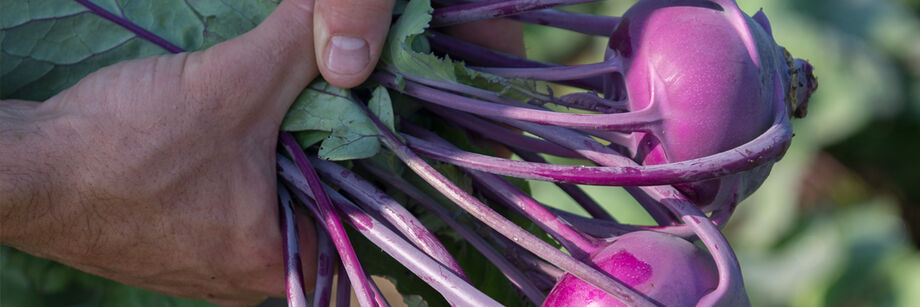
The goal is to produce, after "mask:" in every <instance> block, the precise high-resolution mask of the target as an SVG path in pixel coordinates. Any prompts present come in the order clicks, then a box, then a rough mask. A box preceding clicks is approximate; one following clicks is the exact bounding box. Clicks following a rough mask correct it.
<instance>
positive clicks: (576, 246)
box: [403, 124, 599, 259]
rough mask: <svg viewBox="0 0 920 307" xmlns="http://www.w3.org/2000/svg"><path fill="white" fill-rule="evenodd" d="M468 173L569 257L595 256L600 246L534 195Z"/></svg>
mask: <svg viewBox="0 0 920 307" xmlns="http://www.w3.org/2000/svg"><path fill="white" fill-rule="evenodd" d="M403 128H404V129H406V131H407V132H409V133H414V134H416V135H418V136H420V137H424V138H425V139H427V140H430V141H432V142H436V143H438V144H441V145H444V146H453V145H452V144H451V143H449V142H447V141H445V140H444V139H441V138H440V137H438V136H437V135H435V134H434V133H431V132H430V131H427V130H424V129H422V128H420V127H416V126H414V125H407V124H403ZM464 171H465V172H466V173H467V174H469V175H470V177H472V178H473V180H476V181H478V182H479V183H480V186H481V187H482V189H485V190H486V191H488V192H490V193H491V195H492V196H494V197H495V198H497V199H498V200H500V201H501V202H503V203H505V205H506V206H508V207H510V208H512V209H515V211H517V212H518V213H519V214H521V215H523V216H524V217H526V218H528V219H530V220H531V221H533V222H534V223H535V224H536V225H537V226H539V227H540V228H541V229H543V231H546V232H547V233H549V234H550V235H551V236H553V238H555V239H556V241H559V243H561V244H562V246H563V247H565V248H566V249H567V250H569V253H570V254H571V255H572V256H573V257H575V258H578V259H587V258H588V255H589V254H591V253H592V252H594V251H595V250H596V249H597V248H598V247H599V246H598V242H596V241H595V240H594V238H591V237H587V236H585V235H584V234H582V233H580V232H579V231H577V230H575V229H573V228H572V227H571V226H569V225H567V224H565V223H563V222H562V221H560V220H559V218H557V217H556V215H554V214H552V213H550V212H549V211H548V210H546V208H545V207H543V205H542V204H540V203H538V202H537V201H536V200H534V199H533V198H532V197H530V195H527V193H524V191H521V190H520V189H518V188H517V187H515V186H514V185H512V184H511V183H510V182H508V181H507V180H505V179H503V178H501V177H499V176H497V175H493V174H489V173H484V172H479V171H475V170H469V169H464Z"/></svg>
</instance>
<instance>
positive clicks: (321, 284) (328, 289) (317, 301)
mask: <svg viewBox="0 0 920 307" xmlns="http://www.w3.org/2000/svg"><path fill="white" fill-rule="evenodd" d="M311 206H313V205H311ZM341 262H342V261H341V260H339V257H338V255H337V254H336V252H335V245H333V244H332V239H330V238H329V234H328V233H327V232H326V229H325V228H324V227H323V226H322V224H320V223H316V287H315V288H314V292H313V306H314V307H319V306H322V307H326V306H329V300H330V299H331V298H332V275H333V273H334V271H335V266H336V263H339V264H340V265H341ZM343 276H346V274H345V271H344V268H343V269H342V270H339V278H342V277H343ZM345 279H346V280H347V279H348V278H347V277H346V278H345ZM349 289H351V288H349ZM349 291H351V290H349Z"/></svg>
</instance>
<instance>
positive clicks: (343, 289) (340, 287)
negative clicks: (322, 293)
mask: <svg viewBox="0 0 920 307" xmlns="http://www.w3.org/2000/svg"><path fill="white" fill-rule="evenodd" d="M336 262H337V263H338V268H339V279H338V280H337V281H336V283H335V306H336V307H350V306H351V282H349V281H348V274H345V266H344V265H343V264H342V262H341V261H336ZM326 306H329V303H328V302H327V303H326V305H322V306H316V307H326Z"/></svg>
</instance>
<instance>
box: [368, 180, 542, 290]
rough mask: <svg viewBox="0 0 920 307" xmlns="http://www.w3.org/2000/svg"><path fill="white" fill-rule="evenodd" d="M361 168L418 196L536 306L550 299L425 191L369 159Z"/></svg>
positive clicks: (403, 190)
mask: <svg viewBox="0 0 920 307" xmlns="http://www.w3.org/2000/svg"><path fill="white" fill-rule="evenodd" d="M359 163H360V165H361V167H363V168H364V169H365V170H367V171H369V172H370V173H371V174H373V175H374V176H377V177H378V178H380V179H381V180H383V181H385V182H386V183H388V184H390V185H392V186H393V187H395V188H397V189H399V190H400V191H401V192H403V193H405V194H406V195H408V196H409V197H410V198H412V199H414V200H415V201H416V202H418V203H419V204H421V205H422V206H423V207H425V208H426V209H428V210H429V211H431V212H432V213H434V215H436V216H437V217H438V218H440V219H441V220H443V221H444V223H446V224H447V226H449V227H450V228H451V229H453V230H454V231H456V232H457V234H459V235H460V237H462V238H463V239H464V240H466V241H467V242H469V243H470V245H472V246H473V248H475V249H476V250H478V251H479V252H480V253H482V255H483V256H485V257H486V259H488V260H489V262H491V263H492V264H494V265H495V266H496V267H498V269H499V270H500V271H501V272H502V274H504V275H505V277H507V278H508V280H510V281H511V283H512V284H514V285H515V286H516V287H517V288H518V289H519V290H521V292H523V293H524V295H525V296H527V298H528V299H530V301H531V302H532V303H534V305H540V304H542V303H543V300H545V299H546V296H545V295H543V293H542V292H540V290H539V289H538V288H537V287H536V286H535V285H533V283H532V282H531V281H530V280H529V279H528V278H527V276H526V275H524V273H522V272H521V271H520V270H518V269H517V268H516V267H514V265H512V264H511V263H510V262H508V260H507V259H505V257H504V256H502V255H501V254H499V253H498V251H496V250H495V249H494V248H492V246H490V245H489V243H488V242H486V241H485V239H483V238H482V237H481V236H479V235H478V234H476V232H475V231H473V230H471V229H469V228H468V227H466V226H465V225H463V224H461V223H459V222H457V220H456V219H454V217H453V215H452V214H451V213H450V212H448V211H447V210H446V209H444V207H441V205H439V204H438V202H437V201H435V200H434V199H431V197H428V195H426V194H425V193H424V192H422V191H421V190H419V189H418V188H416V187H415V186H413V185H412V184H410V183H409V182H407V181H405V180H404V179H402V178H400V177H399V176H396V175H393V174H390V173H387V172H386V171H384V170H382V169H380V168H378V167H376V166H373V165H370V164H369V163H366V162H359Z"/></svg>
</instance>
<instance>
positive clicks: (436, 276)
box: [278, 157, 498, 306]
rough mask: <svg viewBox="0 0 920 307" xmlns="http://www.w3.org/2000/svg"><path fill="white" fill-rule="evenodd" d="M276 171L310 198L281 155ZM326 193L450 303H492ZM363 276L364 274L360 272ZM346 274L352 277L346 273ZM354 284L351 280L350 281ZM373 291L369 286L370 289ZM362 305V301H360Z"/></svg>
mask: <svg viewBox="0 0 920 307" xmlns="http://www.w3.org/2000/svg"><path fill="white" fill-rule="evenodd" d="M278 166H279V175H280V176H281V177H282V178H283V179H284V180H285V181H287V182H289V183H291V184H292V185H293V186H294V187H295V195H298V197H301V196H302V197H304V198H310V197H311V196H310V195H311V194H309V193H310V191H307V190H305V189H304V188H305V187H304V185H305V183H304V181H305V180H304V178H303V176H301V175H298V172H296V169H295V168H294V166H293V165H292V164H291V163H290V161H288V160H287V159H285V158H283V157H279V159H278ZM325 192H326V194H327V195H328V196H329V197H331V198H332V201H333V202H334V203H335V205H336V207H337V208H339V209H340V210H341V211H342V213H343V214H344V215H345V216H346V217H347V221H348V222H349V223H350V224H351V225H352V226H353V228H354V229H355V230H357V231H358V232H360V233H361V235H363V236H365V237H366V238H367V239H369V240H370V241H371V242H373V243H374V245H377V246H378V247H380V248H381V249H382V250H383V251H384V252H386V253H387V254H389V255H390V256H392V257H393V258H394V259H396V261H399V263H402V264H403V265H404V266H405V267H406V268H407V269H409V270H410V271H412V273H415V275H417V276H419V278H421V279H422V280H423V281H425V282H426V283H428V284H429V285H431V287H432V288H434V289H435V290H437V291H438V292H440V293H441V295H443V296H444V298H445V299H446V300H447V301H448V302H451V303H453V304H458V305H461V306H496V305H498V303H497V302H495V300H493V299H491V298H489V297H488V296H486V295H485V294H483V293H482V292H480V291H479V290H477V289H476V288H474V287H473V286H472V285H470V284H469V282H467V281H466V280H464V279H463V278H460V277H459V276H457V275H456V274H454V273H452V272H451V271H450V269H448V268H446V267H444V266H443V265H441V264H440V263H438V262H437V261H435V260H434V259H432V258H431V257H429V256H428V255H426V254H425V253H423V252H422V251H420V250H419V249H418V248H416V247H415V246H414V245H412V243H409V242H407V241H406V240H404V239H403V238H402V237H400V236H399V235H398V234H397V233H395V232H393V231H392V230H390V229H389V228H387V227H386V225H384V224H383V223H381V222H380V221H378V220H377V219H375V218H373V217H372V216H370V215H368V214H367V213H366V212H364V211H363V210H361V208H359V207H358V206H357V205H355V204H354V203H352V202H351V201H350V200H348V198H345V196H343V195H342V194H339V193H338V192H336V191H335V190H332V189H331V188H327V189H326V191H325ZM346 268H347V267H346ZM362 277H364V276H362ZM349 278H354V277H352V276H351V275H349ZM352 285H354V283H352ZM371 291H373V290H371ZM362 306H364V305H362Z"/></svg>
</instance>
